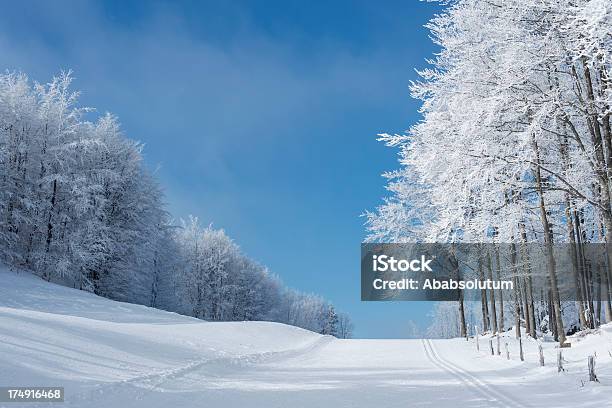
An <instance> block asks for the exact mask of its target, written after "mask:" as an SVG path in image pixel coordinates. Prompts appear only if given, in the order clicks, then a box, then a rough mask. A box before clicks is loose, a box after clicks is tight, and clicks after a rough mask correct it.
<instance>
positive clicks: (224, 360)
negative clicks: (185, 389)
mask: <svg viewBox="0 0 612 408" xmlns="http://www.w3.org/2000/svg"><path fill="white" fill-rule="evenodd" d="M333 339H334V337H332V336H323V337H321V338H319V339H317V340H316V341H314V342H312V343H311V344H308V345H306V346H303V347H298V348H294V349H288V350H282V351H269V352H262V353H252V354H243V355H239V356H232V357H224V356H221V357H215V358H206V359H200V360H194V361H192V362H191V363H189V364H187V365H184V366H181V367H176V368H171V369H167V370H161V371H157V372H155V373H150V374H144V375H139V376H135V377H131V378H128V379H125V380H121V381H116V382H111V383H107V384H103V385H99V386H96V387H94V388H93V389H90V390H88V391H87V392H84V393H81V394H79V395H77V396H75V397H74V399H73V400H72V401H71V402H72V403H77V405H78V402H79V401H81V400H89V398H90V397H91V396H92V395H94V394H97V395H101V394H104V393H106V392H113V390H117V389H120V388H122V387H125V386H130V385H131V386H134V387H136V388H141V389H143V390H146V391H147V392H149V391H162V392H163V391H164V390H163V389H162V388H161V386H162V385H163V384H164V383H166V382H168V381H171V380H176V379H180V378H181V377H182V376H185V375H187V374H189V373H192V372H194V371H197V370H198V369H201V368H204V367H206V366H208V365H214V364H218V365H219V366H222V367H235V368H236V369H240V368H244V367H245V366H248V365H255V364H263V363H272V362H277V361H282V360H285V359H288V358H293V357H298V356H300V355H303V354H307V353H310V352H312V351H314V350H316V349H318V348H320V347H323V346H325V345H326V344H328V343H330V342H331V341H333Z"/></svg>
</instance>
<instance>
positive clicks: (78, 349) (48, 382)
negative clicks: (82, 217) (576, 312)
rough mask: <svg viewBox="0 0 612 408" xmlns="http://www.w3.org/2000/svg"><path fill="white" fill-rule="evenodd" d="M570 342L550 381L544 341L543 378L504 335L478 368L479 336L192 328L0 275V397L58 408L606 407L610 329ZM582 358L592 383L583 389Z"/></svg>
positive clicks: (610, 400)
mask: <svg viewBox="0 0 612 408" xmlns="http://www.w3.org/2000/svg"><path fill="white" fill-rule="evenodd" d="M571 341H572V343H573V344H572V348H571V349H567V350H564V358H565V360H566V363H565V367H566V371H565V372H564V373H561V374H558V373H557V371H556V366H555V359H556V350H555V349H554V344H553V343H545V344H544V348H545V355H546V366H545V367H543V368H542V367H539V365H538V357H537V343H536V342H535V341H527V342H526V344H525V350H526V361H525V362H524V363H521V362H520V361H518V352H517V347H516V344H515V342H514V340H513V339H512V336H510V335H509V336H508V338H507V339H506V338H504V339H502V350H503V344H504V343H505V342H509V348H510V353H511V360H506V357H505V354H504V353H502V356H501V357H500V356H491V355H490V352H489V351H488V340H487V339H484V338H481V339H480V346H481V347H480V348H481V349H480V351H477V350H476V346H475V342H474V340H470V341H469V342H467V341H466V340H464V339H454V340H336V339H333V338H330V337H326V336H320V335H318V334H315V333H311V332H309V331H306V330H302V329H298V328H295V327H291V326H286V325H282V324H277V323H266V322H240V323H208V322H202V321H200V320H196V319H192V318H189V317H184V316H180V315H177V314H173V313H167V312H163V311H159V310H155V309H151V308H147V307H144V306H138V305H132V304H126V303H120V302H113V301H111V300H108V299H103V298H100V297H97V296H95V295H92V294H88V293H85V292H81V291H76V290H73V289H69V288H65V287H61V286H57V285H54V284H49V283H47V282H44V281H42V280H40V279H38V278H37V277H34V276H32V275H29V274H27V273H20V274H16V273H14V272H9V271H5V270H3V271H0V386H26V385H27V386H64V387H65V388H66V403H64V404H61V405H62V406H68V407H291V408H298V407H461V408H463V407H548V406H555V407H598V408H601V407H607V406H612V356H611V355H610V352H612V325H608V326H606V327H604V328H602V329H601V330H600V331H598V332H596V333H593V334H591V335H588V336H586V337H580V338H577V337H572V338H571ZM595 352H596V353H597V374H598V376H599V379H600V381H601V382H600V383H597V384H595V383H588V381H587V379H588V376H587V361H586V356H587V355H588V354H592V353H595ZM583 383H584V385H583ZM1 405H2V404H1V403H0V406H1ZM19 405H20V404H15V403H10V404H5V405H4V406H7V407H9V408H10V407H16V406H19ZM58 405H60V404H58ZM24 406H36V404H27V405H25V404H24ZM41 406H42V405H41ZM44 406H48V404H47V405H44Z"/></svg>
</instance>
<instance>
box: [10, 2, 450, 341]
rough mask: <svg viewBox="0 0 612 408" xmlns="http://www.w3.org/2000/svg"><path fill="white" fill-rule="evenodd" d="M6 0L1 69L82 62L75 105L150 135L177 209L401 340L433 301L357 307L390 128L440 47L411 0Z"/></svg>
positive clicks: (411, 109) (32, 71)
mask: <svg viewBox="0 0 612 408" xmlns="http://www.w3.org/2000/svg"><path fill="white" fill-rule="evenodd" d="M22 3H25V4H18V3H17V2H10V3H7V4H4V5H3V10H2V13H0V55H2V69H6V70H11V71H12V70H18V71H23V72H25V73H27V74H28V75H29V76H30V77H31V78H32V79H35V80H37V81H39V82H46V81H48V80H49V79H50V78H51V76H52V75H54V74H57V73H58V72H60V70H62V69H71V70H73V71H74V76H75V78H76V79H75V82H74V84H75V87H76V88H77V89H79V90H80V91H81V92H82V95H81V103H82V104H83V105H87V106H93V107H96V108H97V109H98V111H99V112H100V113H103V112H106V111H109V112H112V113H113V114H115V115H117V116H118V117H119V119H120V121H121V123H122V126H123V129H124V131H125V133H126V135H127V136H128V137H130V138H132V139H136V140H139V141H142V142H144V143H145V145H146V148H145V157H146V160H147V164H148V165H149V166H150V167H151V168H152V169H155V171H156V173H157V175H158V177H159V179H160V180H161V183H162V184H163V186H164V189H165V191H166V194H167V202H168V207H169V209H170V211H171V212H172V214H173V215H174V216H175V217H177V218H178V217H185V216H187V215H188V214H194V215H197V216H198V217H199V218H200V219H201V221H202V223H205V224H208V223H213V225H214V226H215V227H219V228H224V229H225V230H226V231H227V232H228V233H229V234H230V235H231V236H232V237H233V238H234V239H235V240H236V241H237V242H238V243H239V244H240V246H241V247H242V248H243V250H244V251H245V252H246V253H247V254H248V255H250V256H251V257H252V258H255V259H257V260H258V261H260V262H262V263H264V264H266V265H268V266H269V267H270V269H271V270H272V271H273V272H275V273H277V274H278V275H280V276H281V277H282V279H283V281H284V282H285V283H286V284H287V285H289V286H292V287H295V288H298V289H300V290H303V291H312V292H316V293H319V294H322V295H323V296H325V297H327V298H328V299H330V300H331V301H332V302H334V303H335V304H336V305H337V306H338V308H339V309H342V310H344V311H347V312H349V313H350V314H351V316H352V317H353V319H354V321H355V324H356V332H355V334H356V336H359V337H401V336H402V335H403V334H404V333H405V325H406V322H407V321H408V320H414V321H416V322H417V323H420V324H425V316H424V315H425V314H426V313H427V310H428V305H424V304H410V303H402V302H397V303H384V304H383V303H361V302H360V300H359V295H360V291H359V282H360V281H359V244H360V242H361V241H362V239H363V237H364V229H363V218H361V217H360V214H362V213H363V211H364V210H366V209H373V208H374V207H375V206H376V205H377V204H378V203H379V202H380V200H381V197H382V196H383V195H385V190H384V180H383V179H382V178H381V177H380V174H381V173H382V172H384V171H387V170H392V169H394V168H396V167H397V163H396V156H395V152H394V151H393V150H391V149H388V148H386V147H384V146H383V145H382V144H380V143H379V142H377V141H376V140H375V139H376V135H377V133H380V132H389V133H391V132H402V131H403V130H404V129H407V128H408V127H409V126H410V125H411V124H412V123H414V122H415V121H416V120H418V118H419V116H418V113H417V109H418V103H417V102H416V101H413V100H411V98H410V95H409V91H408V83H409V81H410V80H414V79H416V73H415V71H414V68H418V67H424V66H425V62H424V59H425V58H427V57H429V56H431V54H432V53H433V52H434V51H435V48H434V46H433V44H432V43H431V41H430V40H429V38H428V33H427V31H426V29H425V28H423V25H424V24H425V23H426V22H427V20H428V19H429V18H430V17H431V16H432V15H433V14H434V13H435V12H437V11H438V10H439V8H438V7H439V6H437V5H435V4H432V3H426V2H420V1H417V0H412V1H385V2H373V1H363V2H361V1H356V0H352V1H333V2H323V1H322V2H314V1H309V2H307V1H272V0H266V1H202V2H201V1H184V2H160V1H158V2H155V1H151V2H142V1H134V2H129V1H110V2H85V1H73V2H68V1H53V2H42V1H41V2H35V1H32V2H22Z"/></svg>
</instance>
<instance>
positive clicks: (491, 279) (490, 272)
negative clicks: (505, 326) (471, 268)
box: [487, 251, 497, 333]
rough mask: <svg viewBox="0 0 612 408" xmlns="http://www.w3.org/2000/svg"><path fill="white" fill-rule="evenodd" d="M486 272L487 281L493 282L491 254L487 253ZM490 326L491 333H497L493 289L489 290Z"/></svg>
mask: <svg viewBox="0 0 612 408" xmlns="http://www.w3.org/2000/svg"><path fill="white" fill-rule="evenodd" d="M487 271H488V272H489V280H490V281H493V268H492V266H491V252H490V251H487ZM491 324H492V325H493V327H492V330H493V332H492V333H497V313H496V310H495V289H493V288H491Z"/></svg>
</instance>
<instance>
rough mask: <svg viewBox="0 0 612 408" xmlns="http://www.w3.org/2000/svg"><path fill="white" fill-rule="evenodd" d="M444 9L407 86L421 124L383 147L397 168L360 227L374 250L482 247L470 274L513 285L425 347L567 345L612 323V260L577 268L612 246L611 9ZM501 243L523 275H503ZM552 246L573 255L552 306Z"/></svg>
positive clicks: (572, 3)
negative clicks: (522, 342) (536, 286)
mask: <svg viewBox="0 0 612 408" xmlns="http://www.w3.org/2000/svg"><path fill="white" fill-rule="evenodd" d="M443 3H444V4H445V5H446V6H447V7H446V8H445V10H444V12H442V13H441V14H439V15H437V16H435V17H434V18H433V19H432V20H431V21H430V22H429V23H428V25H427V26H426V27H427V28H428V29H429V31H430V34H431V38H432V40H433V41H434V42H435V44H436V45H437V46H438V47H439V52H438V53H436V54H435V55H434V57H433V58H432V59H430V60H428V61H427V62H428V64H429V67H427V68H425V69H422V70H420V71H418V73H419V75H420V80H419V81H417V82H414V83H412V84H411V94H412V96H413V97H414V98H416V99H418V100H420V101H422V107H421V110H420V112H421V114H422V120H421V121H420V122H418V123H417V124H415V125H414V126H412V127H411V128H410V129H409V130H408V131H407V132H406V133H404V134H381V135H380V140H381V141H382V142H384V143H385V144H386V145H387V146H390V147H392V148H394V149H398V150H399V161H400V168H399V169H398V170H396V171H392V172H389V173H387V174H385V177H386V178H387V179H388V184H387V189H388V191H389V195H388V197H386V198H385V199H384V202H383V203H382V205H380V206H379V207H378V208H377V209H376V210H375V211H372V212H368V213H367V214H366V216H367V222H366V227H367V229H368V233H369V235H368V240H369V241H372V242H445V243H474V244H478V243H486V244H487V245H486V248H485V247H483V252H482V254H481V257H480V258H481V259H480V260H479V263H480V267H479V268H477V270H476V271H475V272H474V273H475V274H477V276H478V275H480V276H481V277H482V276H485V275H484V274H487V276H489V277H493V276H495V277H497V278H500V279H504V278H506V279H508V278H509V279H512V280H513V281H514V282H516V285H514V291H513V292H512V293H498V292H497V291H494V290H491V291H484V292H483V294H482V295H483V296H482V297H481V301H480V302H463V300H462V299H461V298H460V300H459V301H458V302H453V303H440V304H438V305H436V307H435V309H434V312H433V315H432V319H433V321H432V326H431V327H430V328H429V335H431V336H436V337H454V336H459V335H460V336H466V335H469V333H470V332H472V331H473V330H474V325H477V326H478V327H479V328H480V330H481V331H482V330H484V331H490V332H493V333H495V332H499V331H505V330H509V329H510V328H511V327H513V326H514V327H515V328H516V336H517V337H519V336H521V332H523V333H526V334H527V335H529V336H531V337H536V336H538V337H539V336H542V335H549V336H553V337H554V339H555V340H557V341H559V342H560V344H561V345H563V344H564V342H565V340H566V335H567V334H568V333H570V332H572V331H575V330H578V329H588V328H596V327H598V326H599V325H600V324H603V323H606V322H610V321H611V320H612V309H611V302H610V300H611V299H610V292H611V284H612V275H611V272H610V269H611V266H612V259H611V258H610V253H611V251H610V250H609V249H608V251H607V253H608V255H607V260H606V262H603V263H601V264H591V263H589V262H588V260H587V259H585V257H584V248H585V246H586V245H589V244H591V243H605V244H609V243H610V242H611V241H612V193H611V188H612V131H611V123H610V122H611V119H610V115H611V108H610V107H611V106H612V79H611V77H610V75H611V72H612V2H610V1H609V0H503V1H501V0H456V1H448V2H443ZM501 244H505V245H507V244H509V245H511V246H512V247H514V248H515V249H516V250H515V252H514V259H513V262H514V264H515V266H516V265H519V264H520V265H521V267H515V268H503V267H502V264H503V262H500V261H499V253H497V252H496V250H495V249H494V248H495V247H496V245H501ZM527 244H529V245H533V244H539V245H541V246H542V248H543V249H544V251H545V253H546V255H547V257H548V258H547V259H548V263H547V266H546V267H545V269H546V271H545V272H546V274H547V276H548V279H549V287H548V290H547V291H542V292H536V291H534V290H532V286H531V276H530V273H531V272H530V267H529V266H530V259H529V258H528V257H526V256H524V255H522V254H523V251H521V248H524V247H525V246H526V245H527ZM558 244H563V245H564V247H565V248H568V251H570V257H571V259H572V267H573V270H574V279H575V285H576V287H577V289H578V299H577V300H566V299H563V298H560V296H559V291H558V284H559V282H557V274H556V269H555V262H554V246H556V245H558ZM492 248H493V249H492ZM494 274H495V275H494ZM520 327H523V330H520V329H519V328H520Z"/></svg>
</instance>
